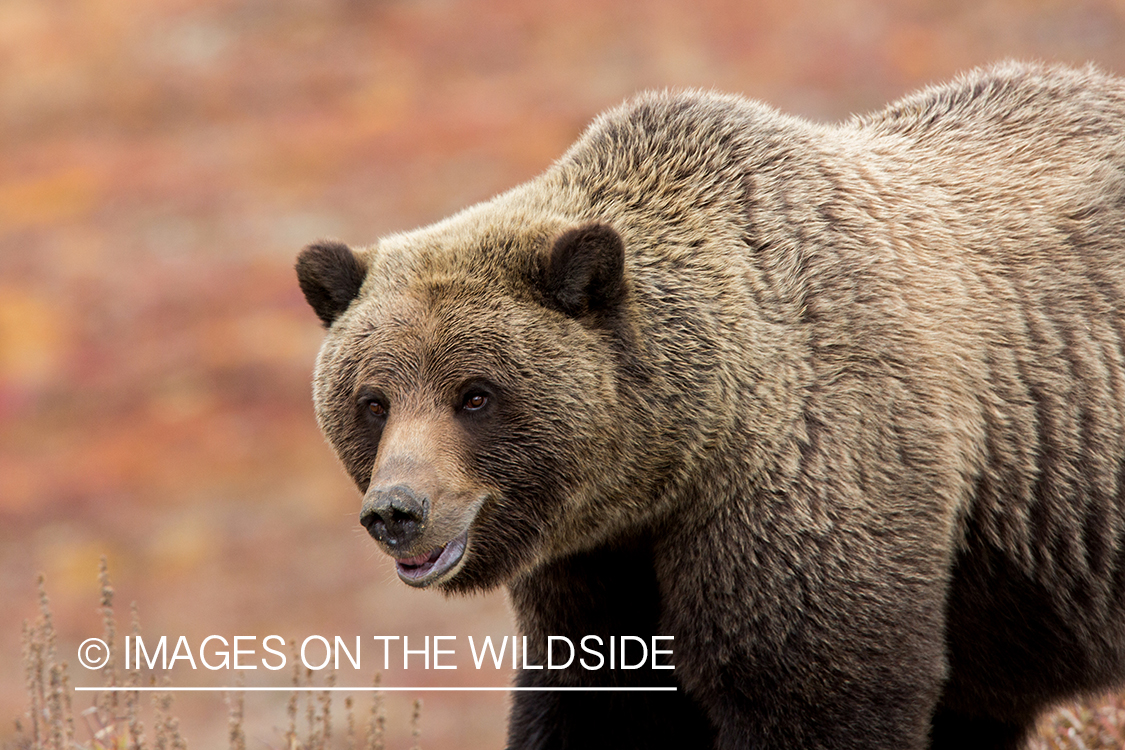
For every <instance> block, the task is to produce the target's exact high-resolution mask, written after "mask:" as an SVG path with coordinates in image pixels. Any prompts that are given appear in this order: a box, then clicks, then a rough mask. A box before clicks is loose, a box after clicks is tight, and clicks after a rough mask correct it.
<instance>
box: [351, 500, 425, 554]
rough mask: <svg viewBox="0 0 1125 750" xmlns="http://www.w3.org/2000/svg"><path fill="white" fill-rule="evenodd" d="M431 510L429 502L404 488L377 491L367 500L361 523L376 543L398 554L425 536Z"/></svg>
mask: <svg viewBox="0 0 1125 750" xmlns="http://www.w3.org/2000/svg"><path fill="white" fill-rule="evenodd" d="M429 509H430V500H429V498H427V497H425V496H422V495H419V494H418V493H416V492H414V490H412V489H411V488H410V487H408V486H406V485H404V484H396V485H394V486H393V487H389V488H386V489H383V488H373V489H372V490H370V491H369V492H368V493H367V497H365V498H364V501H363V509H362V511H361V512H360V516H359V522H360V523H361V524H363V527H364V528H365V529H367V533H368V534H370V535H371V536H373V537H374V538H375V540H376V541H378V542H379V543H380V544H383V545H386V546H387V547H388V548H391V550H392V552H398V551H400V550H407V549H410V548H411V547H412V546H413V545H414V544H415V543H416V542H417V541H418V540H419V538H420V537H421V536H422V531H423V529H424V528H425V525H426V519H427V517H428V515H429Z"/></svg>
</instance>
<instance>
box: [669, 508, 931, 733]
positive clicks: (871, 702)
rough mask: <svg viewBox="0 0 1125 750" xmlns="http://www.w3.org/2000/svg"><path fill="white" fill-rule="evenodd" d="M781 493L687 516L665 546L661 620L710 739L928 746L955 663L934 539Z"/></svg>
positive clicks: (681, 678) (682, 676)
mask: <svg viewBox="0 0 1125 750" xmlns="http://www.w3.org/2000/svg"><path fill="white" fill-rule="evenodd" d="M785 500H786V499H785V498H779V497H771V498H768V499H762V500H761V501H760V504H759V502H758V501H757V499H755V501H747V502H746V503H745V504H740V505H732V506H731V507H730V508H729V509H727V510H720V511H718V512H716V513H714V514H712V515H710V516H708V517H707V519H706V523H704V524H698V525H694V526H693V525H692V524H691V523H690V522H689V521H687V520H685V521H684V522H683V523H682V524H681V525H679V526H678V527H677V528H678V529H680V530H682V535H681V536H677V537H675V538H668V539H665V540H662V541H661V542H660V543H659V544H658V545H657V547H656V555H655V558H654V559H655V561H656V568H657V572H658V576H659V580H660V581H661V590H662V591H664V592H665V597H664V598H665V602H664V612H665V620H664V621H663V623H662V625H661V628H662V630H663V631H664V632H667V633H668V634H671V635H674V636H675V638H676V640H675V643H676V647H677V651H676V657H677V660H676V667H677V669H676V675H677V677H678V679H679V680H680V681H681V683H682V684H683V686H684V687H685V689H686V690H687V691H688V693H689V694H690V695H691V696H692V697H694V698H695V699H696V700H698V701H699V703H700V704H701V705H702V706H703V708H704V710H705V711H706V713H707V715H708V717H709V718H710V720H711V723H712V724H713V725H714V726H715V727H716V731H717V742H716V745H715V747H716V748H719V749H720V750H740V749H743V748H801V749H802V750H816V749H818V748H819V749H821V750H848V749H850V748H854V750H861V749H862V750H924V749H925V748H927V747H928V746H929V732H930V721H931V716H932V714H933V711H934V709H935V706H936V704H937V701H938V698H939V695H940V692H941V687H942V685H943V683H944V679H945V674H946V662H945V656H944V641H943V627H944V626H943V623H944V593H943V592H944V585H945V583H944V582H945V580H946V578H947V575H948V574H947V573H946V572H945V569H944V568H943V566H942V561H941V559H940V556H939V555H936V554H928V551H929V550H932V549H934V548H935V547H936V545H925V544H924V543H922V542H920V541H919V538H918V536H917V535H916V534H915V535H911V534H908V533H906V532H903V533H902V534H898V533H887V531H886V529H885V524H884V527H883V528H880V527H879V526H877V525H876V522H874V521H868V520H866V519H863V518H862V517H861V515H860V513H858V512H857V513H854V514H853V516H852V517H848V518H845V517H841V518H840V519H833V520H832V521H830V522H829V523H827V524H824V525H823V526H821V527H819V528H818V526H817V525H816V524H814V523H810V522H809V521H808V519H807V518H801V517H800V516H798V514H799V513H804V512H806V509H807V508H808V506H807V505H805V506H800V505H796V504H795V506H796V507H794V506H789V505H787V504H786V503H785ZM852 523H854V524H855V526H852ZM870 529H874V530H876V531H877V532H878V533H877V534H876V533H870V531H869V530H870ZM684 538H687V539H692V540H693V543H692V544H691V545H685V544H683V542H682V539H684ZM910 545H913V549H907V547H909V546H910Z"/></svg>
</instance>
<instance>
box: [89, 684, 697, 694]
mask: <svg viewBox="0 0 1125 750" xmlns="http://www.w3.org/2000/svg"><path fill="white" fill-rule="evenodd" d="M678 689H679V688H676V687H339V686H333V687H293V686H290V687H235V686H232V687H171V686H169V687H76V688H74V690H75V691H82V692H104V693H138V692H150V693H183V692H197V693H218V692H224V693H248V692H295V691H301V692H309V693H322V692H326V691H330V690H334V691H340V692H348V693H360V692H367V693H393V692H422V691H425V692H430V693H437V692H444V693H449V692H491V693H517V692H523V693H656V692H665V693H667V692H676V691H677V690H678Z"/></svg>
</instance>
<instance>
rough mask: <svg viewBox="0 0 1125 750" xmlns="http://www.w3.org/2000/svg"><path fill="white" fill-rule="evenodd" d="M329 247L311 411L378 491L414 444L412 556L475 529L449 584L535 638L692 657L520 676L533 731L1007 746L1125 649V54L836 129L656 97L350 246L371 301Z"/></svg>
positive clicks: (1116, 672) (521, 721)
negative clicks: (1114, 73)
mask: <svg viewBox="0 0 1125 750" xmlns="http://www.w3.org/2000/svg"><path fill="white" fill-rule="evenodd" d="M618 238H619V239H618ZM325 247H330V248H335V247H336V246H335V245H320V246H313V247H311V248H309V249H307V250H306V251H305V253H304V254H303V256H302V263H303V266H304V270H303V271H300V274H301V282H302V288H303V289H305V291H306V295H307V296H309V301H310V303H312V304H313V306H314V308H316V309H317V312H318V314H320V315H321V317H322V318H325V319H327V320H326V322H328V323H330V324H331V327H330V329H329V332H328V337H327V340H326V342H325V346H324V349H323V351H322V353H321V356H320V359H319V362H318V365H317V375H316V387H315V400H316V405H317V412H318V416H319V419H320V423H321V426H322V427H323V428H324V430H325V432H326V434H327V435H328V437H329V439H330V440H331V442H332V443H333V445H334V446H335V448H336V450H337V451H338V453H339V454H340V456H341V458H342V459H343V461H344V463H345V465H346V466H347V468H348V470H349V472H350V473H351V474H352V476H353V477H354V478H355V480H356V482H357V484H358V485H359V486H360V487H361V489H364V490H365V491H367V493H368V502H372V501H371V498H372V497H377V496H379V493H380V492H383V491H385V489H386V486H387V481H384V479H385V477H383V476H382V475H381V472H383V471H385V470H386V469H385V467H386V465H387V463H386V462H384V452H389V453H390V454H393V455H399V456H406V457H407V459H409V461H413V462H414V464H413V465H415V466H416V467H417V466H421V467H422V468H421V469H417V471H419V472H420V474H419V476H421V475H425V476H426V477H427V479H426V480H425V482H421V484H422V485H424V488H423V489H424V491H423V490H419V497H421V498H422V499H420V500H419V501H418V505H417V507H419V508H423V510H424V514H423V511H422V510H419V511H417V512H418V513H419V514H421V515H419V522H420V523H422V526H423V527H424V528H425V531H424V532H423V533H422V536H421V537H420V539H419V541H417V543H416V544H415V546H414V547H412V548H411V550H412V553H415V554H416V553H417V552H419V551H425V550H427V549H431V548H434V547H438V546H440V545H442V544H444V543H445V542H446V541H448V539H450V538H452V536H454V535H456V534H457V533H460V532H461V531H463V530H467V531H468V546H467V550H466V552H465V554H464V557H463V558H462V559H461V560H460V562H459V563H458V565H457V567H456V568H455V569H452V570H450V571H448V572H447V573H446V574H444V575H443V576H442V577H441V578H440V579H439V580H435V581H434V582H435V583H437V585H440V586H441V587H442V588H444V589H445V590H447V591H466V590H471V589H475V588H488V587H491V586H495V585H498V584H501V583H506V584H508V585H509V586H510V588H511V592H512V598H513V602H514V604H515V607H516V611H517V615H518V617H519V620H520V624H521V627H522V628H523V629H524V631H525V632H527V633H528V634H529V635H531V636H533V638H532V639H531V640H532V642H537V641H538V642H542V640H545V637H546V636H547V635H569V636H572V637H576V638H580V637H581V636H582V635H585V634H591V633H601V634H603V635H609V634H614V635H621V634H635V635H651V634H661V635H673V636H675V639H676V640H675V646H674V648H675V664H676V670H675V672H674V673H669V672H652V671H649V670H638V671H637V672H636V673H631V674H629V675H626V676H622V675H621V674H612V675H606V674H604V673H598V672H575V671H573V670H567V671H564V672H554V673H546V671H544V672H539V673H532V672H528V673H524V674H522V675H521V677H520V683H521V684H529V685H530V684H575V685H581V684H607V681H612V680H620V681H623V682H622V684H629V683H632V684H661V683H662V682H663V683H667V684H676V685H678V686H679V687H680V688H681V691H680V692H679V693H677V694H675V695H664V694H661V695H660V696H659V697H656V696H652V695H648V696H646V695H640V694H624V693H623V694H613V695H612V696H606V695H605V694H594V695H593V697H589V696H583V695H582V694H557V693H548V694H537V693H521V694H519V695H518V697H517V698H516V700H515V705H514V707H513V714H512V716H513V720H512V727H511V730H510V732H511V734H510V744H511V746H512V747H518V748H525V747H537V748H538V747H543V748H546V747H602V746H605V747H609V746H614V747H633V746H636V747H671V746H683V747H706V746H711V745H712V744H714V746H715V747H721V748H736V747H737V748H742V747H787V748H788V747H792V748H798V747H799V748H851V747H855V748H923V747H929V746H932V747H935V748H938V747H942V748H955V747H956V748H962V747H975V746H980V747H1016V746H1018V745H1019V744H1020V743H1021V742H1022V740H1023V738H1024V737H1025V736H1026V734H1027V731H1028V729H1029V727H1030V726H1031V722H1032V721H1033V719H1034V717H1035V715H1036V714H1037V713H1038V712H1039V711H1040V710H1041V709H1042V708H1043V707H1044V706H1046V705H1048V704H1049V703H1050V702H1051V701H1054V700H1057V699H1059V698H1061V697H1063V696H1066V695H1069V694H1071V693H1074V692H1076V691H1086V690H1094V689H1099V688H1103V687H1106V686H1109V685H1113V684H1117V683H1120V682H1121V681H1122V679H1123V678H1125V308H1123V305H1125V84H1123V83H1122V81H1120V80H1119V79H1115V78H1112V77H1109V76H1106V75H1103V74H1101V73H1099V72H1097V71H1095V70H1093V69H1086V70H1081V71H1075V70H1068V69H1062V68H1047V67H1039V66H1031V65H1018V64H1011V63H1010V64H1005V65H1001V66H997V67H994V68H991V69H987V70H981V71H976V72H974V73H971V74H969V75H967V76H965V77H963V78H961V79H959V80H957V81H955V82H953V83H951V84H948V85H944V86H938V87H934V88H931V89H928V90H925V91H922V92H920V93H918V94H915V95H912V96H910V97H907V98H905V99H903V100H901V101H900V102H898V103H896V104H894V105H892V106H891V107H889V108H888V109H886V110H884V111H883V112H881V113H878V114H875V115H872V116H869V117H863V118H856V119H854V120H852V121H849V122H847V123H844V124H842V125H838V126H831V127H829V126H818V125H812V124H809V123H807V122H804V121H802V120H799V119H795V118H791V117H786V116H784V115H781V114H778V113H777V112H775V111H773V110H771V109H769V108H767V107H764V106H762V105H760V104H756V103H753V102H749V101H746V100H744V99H740V98H738V97H733V96H723V95H717V94H707V93H696V92H686V93H661V94H648V95H644V96H641V97H639V98H638V99H636V100H634V101H632V102H630V103H628V104H626V105H625V106H623V107H621V108H619V109H617V110H614V111H611V112H609V113H607V114H605V115H603V116H601V117H600V118H598V119H597V120H596V121H595V122H594V124H593V125H592V126H591V127H590V129H589V130H588V131H587V132H586V133H585V134H584V135H583V136H582V138H581V139H580V140H579V141H578V142H577V143H576V144H575V145H574V146H573V147H572V148H571V149H570V150H569V151H568V152H567V153H566V154H565V155H564V156H563V157H562V158H561V159H560V160H559V162H558V163H556V164H555V165H554V166H553V167H552V168H551V169H549V170H548V171H547V172H545V173H544V174H543V175H542V176H540V177H539V178H537V179H535V180H533V181H531V182H529V183H527V184H525V185H522V186H520V187H517V188H515V189H514V190H512V191H510V192H508V193H506V194H504V195H502V196H499V197H497V198H495V199H493V200H492V201H489V202H487V203H483V204H481V205H479V206H475V207H473V208H470V209H467V210H466V211H464V212H462V213H460V214H458V215H456V216H454V217H452V218H450V219H447V220H446V221H443V222H441V223H439V224H436V225H434V226H432V227H427V228H424V229H421V230H418V231H415V232H411V233H408V234H401V235H395V236H392V237H388V238H386V239H384V240H382V241H380V242H379V243H378V244H377V245H375V246H373V247H371V248H369V249H366V250H362V251H359V252H358V253H356V256H355V257H356V258H357V259H358V262H359V263H360V265H361V267H362V268H363V269H365V274H366V275H365V277H364V280H363V283H362V288H361V289H360V290H359V292H358V295H356V297H355V300H354V301H353V302H352V303H351V304H350V306H347V307H346V309H339V307H340V305H339V298H340V296H341V294H343V295H344V296H347V294H348V293H349V289H350V288H351V284H352V281H351V280H352V279H353V278H354V275H355V274H354V272H352V271H350V270H345V271H343V272H332V271H330V270H329V269H330V267H331V265H332V264H331V263H329V262H327V261H326V260H325V259H326V258H327V257H328V255H332V257H335V255H334V253H335V252H336V251H335V250H332V251H331V252H329V251H325V250H324V249H323V248H325ZM341 279H343V280H342V281H341ZM341 287H346V288H344V289H342V291H341ZM310 290H311V293H310ZM473 388H478V389H480V388H483V389H485V390H486V391H487V395H488V405H487V407H485V409H482V410H480V412H479V413H478V412H473V413H471V414H470V413H469V412H468V411H466V410H465V409H464V408H463V401H464V399H465V398H466V395H465V394H466V393H468V392H469V391H471V389H473ZM364 389H368V390H370V389H376V390H378V392H379V394H380V395H379V397H380V398H384V399H385V400H386V401H387V403H388V405H389V410H388V413H387V416H386V421H385V429H384V427H383V426H378V425H376V426H372V424H371V423H370V421H369V420H366V421H365V420H364V419H362V418H361V416H360V415H361V412H362V408H361V407H362V405H363V404H365V403H367V402H366V401H364V398H365V396H364V395H363V394H364V393H365V392H366V391H365V390H364ZM474 392H475V391H474ZM408 421H409V422H410V424H411V425H412V426H411V427H401V426H399V425H404V424H406V423H407V422H408ZM394 430H402V431H403V434H405V433H407V432H409V434H410V435H412V436H413V437H412V438H411V439H410V440H409V441H404V440H400V439H399V438H397V437H394V436H395V435H397V434H398V433H395V432H394ZM380 434H382V439H383V441H384V442H383V443H382V444H380V443H379V440H380ZM404 460H406V459H404ZM408 463H409V462H408ZM373 472H374V476H375V480H374V481H372V475H373ZM403 477H405V478H403ZM394 481H395V482H405V483H407V484H409V483H410V482H411V481H412V480H411V475H409V473H407V474H403V475H401V476H396V478H395V479H394ZM396 512H397V511H396ZM423 515H424V517H423ZM396 554H398V556H399V557H402V554H400V553H396ZM669 681H671V682H669ZM603 724H604V725H605V726H609V727H611V728H610V729H608V730H607V729H602V728H601V727H602V726H603ZM591 727H598V729H597V730H595V729H592V728H591ZM676 743H678V744H676Z"/></svg>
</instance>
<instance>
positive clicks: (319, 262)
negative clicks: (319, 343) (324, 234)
mask: <svg viewBox="0 0 1125 750" xmlns="http://www.w3.org/2000/svg"><path fill="white" fill-rule="evenodd" d="M366 276H367V267H366V266H364V265H363V263H361V262H360V260H359V258H358V257H357V256H356V254H355V253H354V252H352V249H351V248H350V247H348V246H347V245H345V244H343V243H341V242H318V243H316V244H314V245H309V246H308V247H306V248H305V249H304V250H302V251H301V252H300V254H299V255H298V256H297V283H299V284H300V285H301V291H302V292H304V293H305V299H306V300H308V302H309V305H311V306H312V309H313V310H314V311H315V312H316V314H317V317H319V318H320V320H321V322H322V323H324V327H325V328H328V327H329V326H330V325H332V321H334V320H336V318H338V317H340V314H341V313H342V312H344V310H347V309H348V305H350V304H351V303H352V300H353V299H355V298H356V296H357V295H358V294H359V288H360V287H361V286H363V279H364V277H366Z"/></svg>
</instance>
